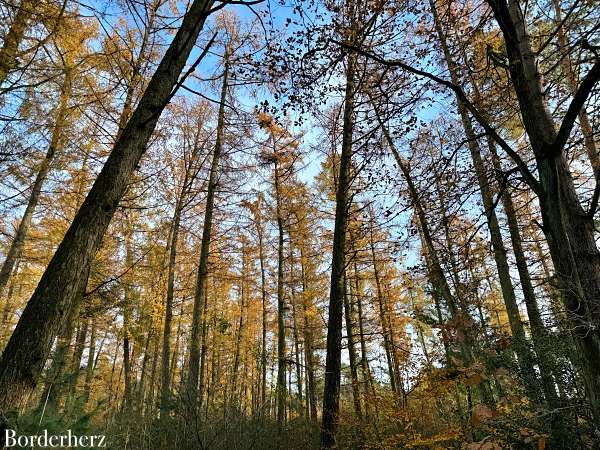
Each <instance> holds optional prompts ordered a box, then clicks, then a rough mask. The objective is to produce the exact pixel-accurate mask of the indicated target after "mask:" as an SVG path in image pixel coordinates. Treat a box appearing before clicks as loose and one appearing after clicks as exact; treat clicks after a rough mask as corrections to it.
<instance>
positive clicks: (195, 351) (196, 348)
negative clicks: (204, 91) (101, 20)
mask: <svg viewBox="0 0 600 450" xmlns="http://www.w3.org/2000/svg"><path fill="white" fill-rule="evenodd" d="M228 52H229V49H227V50H226V53H225V56H224V58H225V69H224V72H223V84H222V87H221V98H220V103H219V113H218V120H217V122H218V123H217V136H216V140H215V148H214V150H213V157H212V162H211V167H210V174H209V179H208V188H207V193H206V210H205V213H204V225H203V228H202V241H201V243H200V261H199V263H198V275H197V278H196V289H195V292H194V311H193V315H192V331H191V336H190V352H189V359H188V377H187V383H186V386H185V399H184V400H185V402H186V406H187V409H188V413H190V414H191V415H192V417H195V414H196V408H197V400H198V379H199V371H200V337H201V334H202V329H201V324H202V317H201V316H202V305H203V302H204V295H205V293H204V290H205V288H206V279H207V276H208V255H209V250H210V239H211V232H212V218H213V209H214V202H215V191H216V188H217V177H218V173H219V159H220V158H221V152H222V151H223V140H224V134H225V102H226V98H227V88H228V84H227V83H228V78H229V54H228Z"/></svg>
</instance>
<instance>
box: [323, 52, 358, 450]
mask: <svg viewBox="0 0 600 450" xmlns="http://www.w3.org/2000/svg"><path fill="white" fill-rule="evenodd" d="M356 60H357V57H356V53H355V52H350V53H349V54H348V58H347V65H346V92H345V96H344V119H343V131H342V151H341V155H340V163H339V172H338V176H337V180H338V181H337V189H336V194H335V223H334V229H333V251H332V255H331V282H330V291H329V317H328V319H327V357H326V360H325V389H324V392H323V420H322V425H321V448H323V449H330V448H336V447H337V443H336V437H335V433H336V431H337V428H338V420H339V410H340V383H341V366H342V360H341V355H342V326H343V322H342V320H343V307H344V271H345V254H346V224H347V222H348V201H349V190H350V184H351V178H350V167H351V162H352V140H353V129H354V97H355V95H356V92H355V91H356V80H355V71H356Z"/></svg>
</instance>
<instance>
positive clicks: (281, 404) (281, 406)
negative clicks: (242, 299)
mask: <svg viewBox="0 0 600 450" xmlns="http://www.w3.org/2000/svg"><path fill="white" fill-rule="evenodd" d="M273 146H274V147H275V136H273ZM273 151H274V153H275V168H274V170H273V178H274V180H275V215H276V220H277V231H278V235H277V387H276V391H277V424H278V427H279V432H280V433H281V431H282V429H283V425H284V423H285V418H286V412H285V407H286V382H285V374H286V370H287V366H286V358H285V357H286V345H285V344H286V343H285V299H284V292H283V287H284V286H283V283H284V279H283V269H284V259H283V239H284V235H283V233H284V230H283V228H284V227H283V215H282V214H283V211H282V210H281V190H280V189H281V187H280V185H279V184H280V173H279V166H278V160H277V149H276V148H273Z"/></svg>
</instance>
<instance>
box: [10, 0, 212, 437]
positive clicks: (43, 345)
mask: <svg viewBox="0 0 600 450" xmlns="http://www.w3.org/2000/svg"><path fill="white" fill-rule="evenodd" d="M212 4H213V1H212V0H195V1H194V2H193V3H192V4H191V5H190V8H189V9H188V11H187V13H186V15H185V17H184V19H183V22H182V24H181V27H180V28H179V30H178V31H177V34H176V35H175V37H174V39H173V41H172V42H171V45H170V46H169V48H168V49H167V51H166V53H165V56H164V57H163V59H162V61H161V63H160V64H159V66H158V68H157V69H156V72H155V73H154V76H153V77H152V79H151V80H150V83H149V84H148V86H147V88H146V90H145V92H144V94H143V96H142V98H141V100H140V102H139V105H138V107H137V108H136V110H135V112H134V113H133V114H132V116H131V118H130V120H129V121H128V123H127V126H126V127H125V128H124V130H123V132H122V133H121V135H120V137H119V139H118V140H117V141H116V143H115V145H114V147H113V150H112V152H111V154H110V156H109V157H108V159H107V161H106V163H105V165H104V167H103V168H102V171H101V172H100V174H99V175H98V178H97V179H96V181H95V182H94V185H93V186H92V189H91V190H90V192H89V194H88V196H87V197H86V199H85V201H84V203H83V205H82V206H81V208H80V209H79V211H78V212H77V214H76V216H75V218H74V220H73V223H72V224H71V226H70V227H69V230H68V231H67V233H66V235H65V237H64V239H63V241H62V242H61V244H60V245H59V247H58V249H57V250H56V252H55V254H54V256H53V257H52V260H51V261H50V263H49V265H48V267H47V268H46V270H45V272H44V274H43V275H42V278H41V280H40V281H39V283H38V286H37V288H36V289H35V292H34V293H33V295H32V297H31V299H30V301H29V302H28V303H27V306H26V308H25V310H24V311H23V314H22V315H21V318H20V320H19V323H18V324H17V327H16V328H15V331H14V333H13V335H12V337H11V339H10V341H9V343H8V345H7V346H6V348H5V350H4V353H3V354H2V358H1V359H0V412H4V411H6V410H8V409H12V408H15V407H18V406H19V405H20V404H21V402H22V400H23V399H25V398H26V397H27V396H28V395H29V394H30V393H31V391H32V390H33V389H34V388H35V386H36V383H37V381H38V378H39V375H40V373H41V371H42V368H43V366H44V364H45V362H46V359H47V357H48V353H49V351H50V348H51V345H52V341H53V339H54V337H55V336H56V335H57V334H58V332H59V330H60V329H61V327H62V325H63V323H64V321H65V318H66V317H68V315H69V313H70V311H71V310H72V309H73V308H74V306H75V305H76V303H77V300H78V299H77V298H76V297H77V295H76V294H77V289H78V286H80V285H81V284H82V282H81V280H82V279H83V278H85V277H86V275H85V273H86V267H89V264H90V262H91V260H92V258H93V256H94V254H95V253H96V250H97V249H98V247H99V246H100V243H101V241H102V238H103V236H104V233H105V231H106V229H107V227H108V224H109V222H110V220H111V218H112V216H113V214H114V212H115V210H116V208H117V206H118V204H119V201H120V200H121V197H122V196H123V193H124V192H125V189H126V187H127V183H128V181H129V179H130V178H131V175H132V174H133V172H134V170H135V168H136V166H137V165H138V163H139V161H140V158H141V157H142V155H143V153H144V151H145V149H146V145H147V143H148V140H149V138H150V135H151V134H152V132H153V131H154V128H155V126H156V122H157V120H158V117H159V116H160V114H161V112H162V110H163V108H164V106H165V105H166V104H167V103H168V101H169V100H170V98H171V96H172V90H173V88H174V87H175V85H176V83H177V79H178V77H179V75H180V74H181V72H182V69H183V67H184V66H185V63H186V61H187V58H188V56H189V54H190V52H191V50H192V47H193V46H194V43H195V41H196V38H197V36H198V34H199V33H200V30H201V29H202V27H203V25H204V21H205V19H206V15H207V12H208V10H209V9H210V7H211V6H212ZM0 428H2V427H0ZM1 431H2V430H1V429H0V432H1Z"/></svg>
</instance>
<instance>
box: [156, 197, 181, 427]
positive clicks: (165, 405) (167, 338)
mask: <svg viewBox="0 0 600 450" xmlns="http://www.w3.org/2000/svg"><path fill="white" fill-rule="evenodd" d="M180 220H181V196H180V197H179V198H178V199H177V203H176V205H175V214H174V216H173V225H172V227H171V236H170V238H171V239H170V242H169V266H168V268H167V273H168V275H167V298H166V301H165V319H164V324H163V344H162V359H161V366H160V375H161V388H160V412H161V415H163V414H166V413H167V411H168V409H169V403H170V399H171V384H170V378H171V377H170V370H169V369H170V368H169V362H170V353H171V326H172V325H171V323H172V321H173V298H174V292H175V261H176V258H177V237H178V236H179V222H180Z"/></svg>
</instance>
